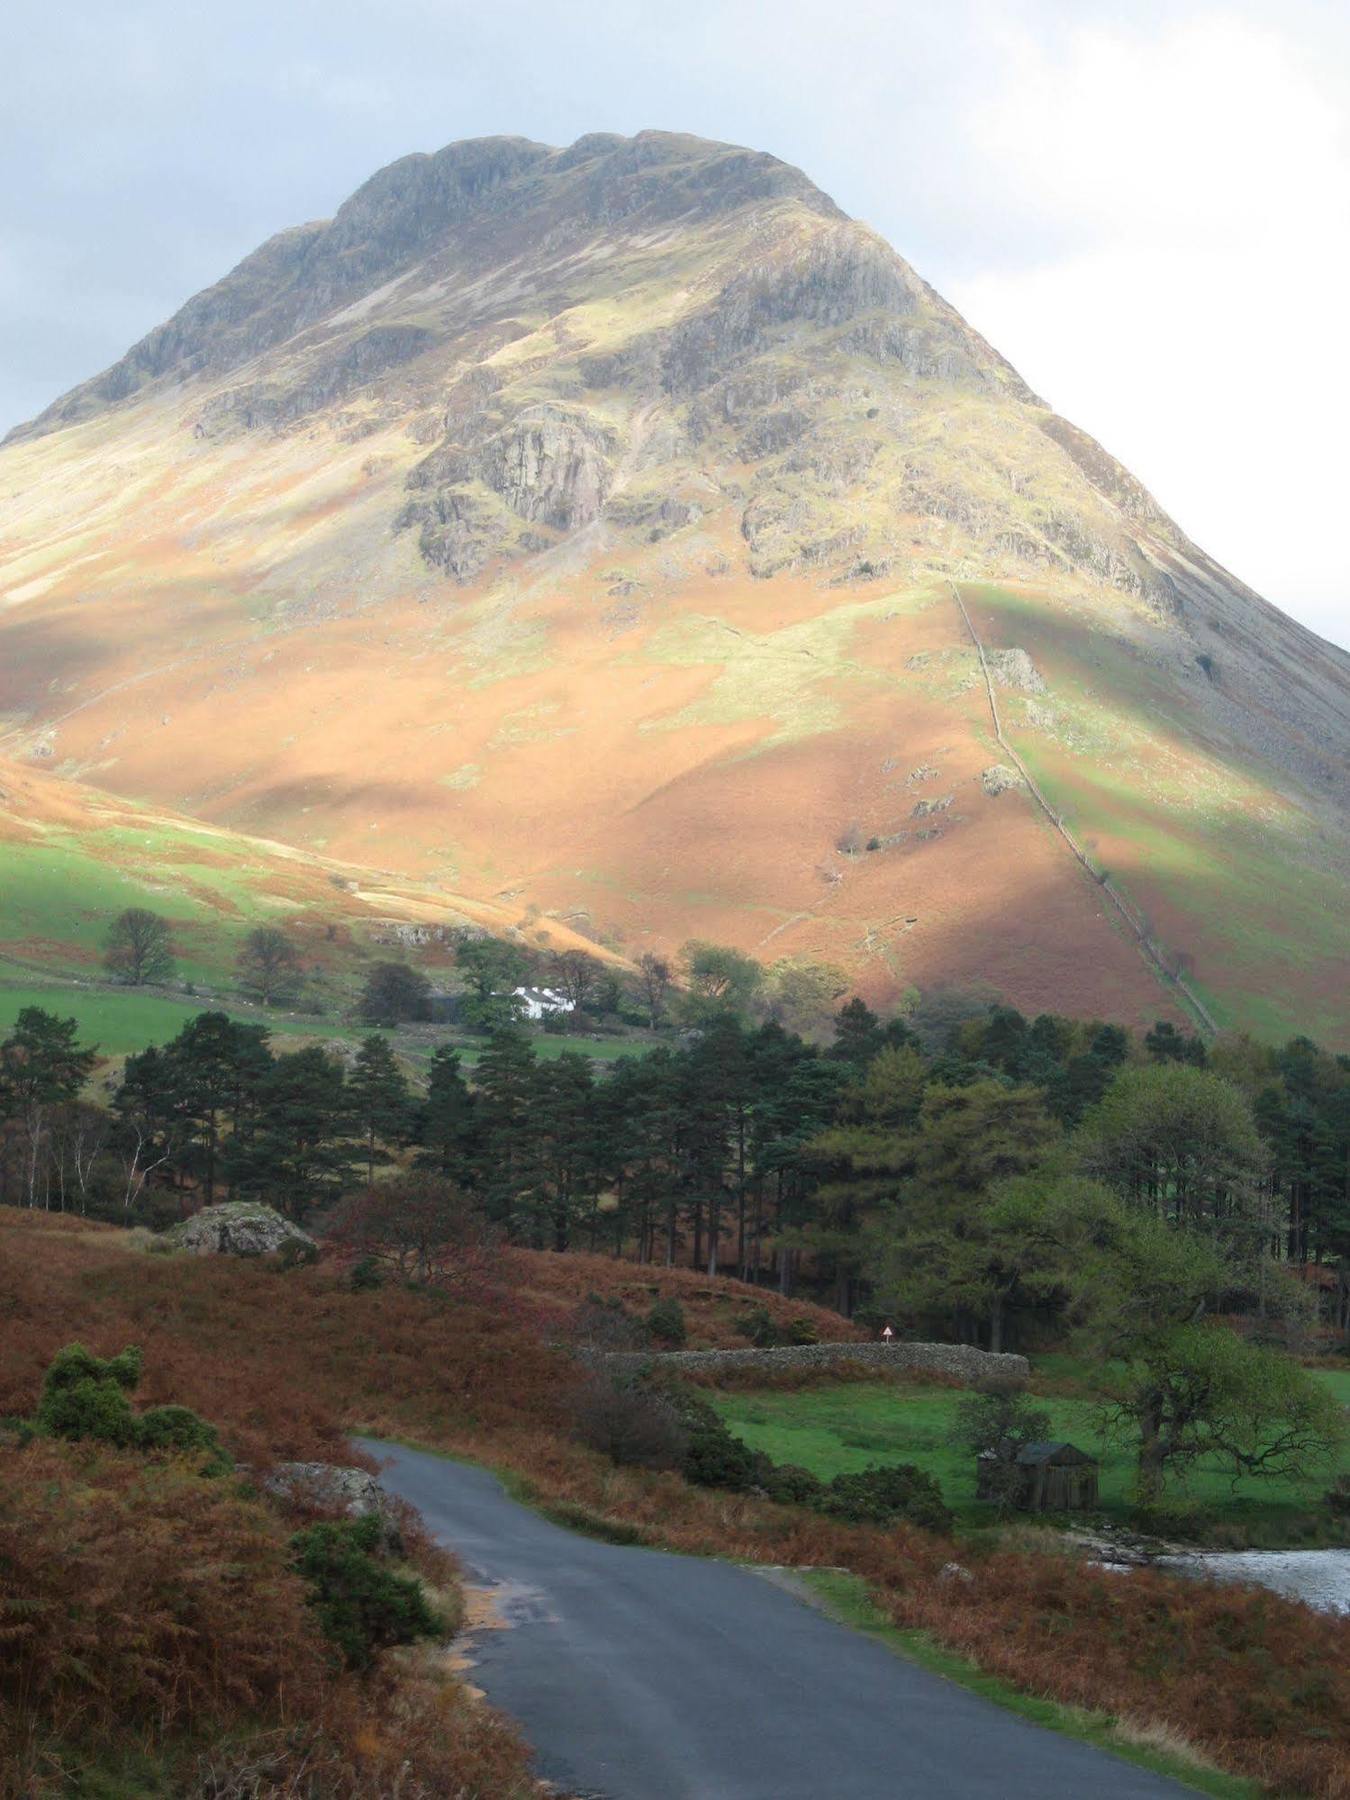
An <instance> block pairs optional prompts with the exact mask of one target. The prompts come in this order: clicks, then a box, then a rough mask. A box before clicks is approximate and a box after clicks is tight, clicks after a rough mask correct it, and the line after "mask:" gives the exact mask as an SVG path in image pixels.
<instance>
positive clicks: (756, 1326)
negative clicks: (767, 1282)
mask: <svg viewBox="0 0 1350 1800" xmlns="http://www.w3.org/2000/svg"><path fill="white" fill-rule="evenodd" d="M740 1331H741V1335H742V1336H743V1337H748V1338H749V1340H750V1342H751V1343H752V1344H753V1345H754V1346H755V1348H756V1350H772V1349H773V1348H774V1347H775V1346H776V1345H778V1344H781V1343H782V1341H783V1339H782V1337H781V1336H780V1334H779V1330H778V1323H777V1321H776V1320H775V1318H774V1316H773V1314H772V1313H771V1312H770V1311H769V1309H768V1307H767V1306H756V1307H752V1309H751V1310H750V1311H749V1312H748V1313H747V1314H746V1315H745V1317H744V1318H743V1319H742V1320H741V1323H740Z"/></svg>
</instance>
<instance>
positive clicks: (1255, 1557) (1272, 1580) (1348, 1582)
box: [1155, 1550, 1350, 1613]
mask: <svg viewBox="0 0 1350 1800" xmlns="http://www.w3.org/2000/svg"><path fill="white" fill-rule="evenodd" d="M1155 1566H1156V1567H1157V1568H1160V1569H1174V1570H1175V1571H1176V1572H1177V1573H1178V1574H1180V1575H1199V1576H1202V1577H1204V1578H1206V1579H1207V1580H1210V1581H1244V1582H1255V1583H1256V1584H1257V1586H1259V1587H1268V1588H1272V1589H1273V1590H1274V1591H1275V1593H1277V1594H1284V1595H1286V1596H1287V1597H1288V1598H1289V1599H1291V1600H1302V1601H1304V1602H1305V1604H1306V1605H1308V1606H1312V1607H1316V1609H1317V1610H1318V1611H1319V1612H1340V1613H1350V1550H1232V1551H1227V1550H1223V1551H1206V1552H1201V1553H1197V1554H1195V1555H1190V1556H1160V1557H1159V1558H1158V1561H1157V1563H1156V1565H1155Z"/></svg>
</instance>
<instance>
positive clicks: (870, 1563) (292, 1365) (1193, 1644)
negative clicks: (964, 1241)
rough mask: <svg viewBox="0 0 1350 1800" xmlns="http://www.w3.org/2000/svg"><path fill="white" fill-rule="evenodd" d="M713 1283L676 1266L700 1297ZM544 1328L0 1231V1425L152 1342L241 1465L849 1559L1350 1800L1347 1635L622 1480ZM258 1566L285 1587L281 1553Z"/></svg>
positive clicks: (968, 1624)
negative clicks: (330, 1460)
mask: <svg viewBox="0 0 1350 1800" xmlns="http://www.w3.org/2000/svg"><path fill="white" fill-rule="evenodd" d="M573 1260H575V1263H576V1265H577V1266H576V1267H575V1268H574V1269H573V1270H570V1271H568V1272H567V1273H566V1274H565V1275H564V1274H563V1273H561V1272H560V1271H562V1270H563V1268H564V1267H565V1265H566V1264H567V1263H569V1262H572V1261H573ZM581 1262H582V1259H579V1258H578V1259H564V1258H551V1257H538V1258H526V1259H525V1260H524V1261H522V1262H520V1263H518V1264H515V1265H514V1266H515V1267H516V1269H517V1270H518V1271H519V1270H526V1271H537V1270H539V1269H540V1268H542V1269H544V1270H547V1271H549V1272H550V1273H551V1274H552V1275H553V1276H554V1277H555V1279H556V1280H557V1281H559V1282H561V1281H564V1280H568V1281H571V1282H572V1283H573V1286H574V1295H575V1293H580V1294H582V1295H584V1293H585V1292H587V1291H591V1290H594V1291H600V1292H602V1293H603V1292H605V1291H606V1290H605V1288H604V1287H603V1286H602V1284H601V1272H602V1271H610V1272H611V1279H612V1281H613V1282H614V1283H615V1284H616V1285H617V1284H620V1283H622V1282H624V1281H633V1280H635V1279H636V1277H637V1276H638V1275H639V1274H640V1275H643V1276H645V1275H646V1274H648V1273H649V1271H645V1270H644V1271H636V1270H633V1269H632V1268H625V1265H622V1264H619V1265H612V1264H608V1263H606V1262H604V1261H603V1259H593V1261H592V1259H587V1262H588V1267H587V1268H586V1269H585V1270H584V1271H583V1270H582V1269H581V1267H580V1264H581ZM651 1273H652V1274H653V1279H656V1273H655V1272H651ZM592 1277H594V1279H593V1278H592ZM535 1279H536V1278H535V1275H534V1274H533V1273H532V1274H531V1281H532V1283H533V1282H534V1281H535ZM699 1280H700V1278H698V1277H696V1276H685V1275H682V1274H679V1273H677V1274H676V1275H674V1276H671V1275H669V1274H667V1273H666V1272H661V1281H662V1283H666V1282H673V1283H674V1284H675V1285H676V1286H678V1287H679V1288H680V1289H681V1298H682V1299H684V1298H685V1295H686V1293H690V1292H692V1291H693V1287H694V1286H695V1285H696V1284H698V1283H699ZM702 1285H703V1286H704V1287H706V1288H708V1289H709V1291H710V1292H711V1293H713V1294H714V1296H715V1294H716V1291H717V1290H716V1289H715V1287H714V1285H713V1284H710V1283H706V1282H704V1283H703V1284H702ZM638 1286H639V1287H640V1288H641V1289H642V1291H643V1292H644V1294H645V1293H646V1291H647V1289H646V1284H645V1283H642V1282H639V1283H638ZM663 1291H664V1289H663ZM534 1297H535V1300H536V1302H542V1300H544V1299H546V1298H549V1297H550V1295H549V1290H548V1289H547V1288H546V1287H544V1288H541V1287H538V1286H535V1288H534ZM551 1297H552V1298H553V1299H555V1300H556V1301H557V1302H558V1303H559V1304H562V1296H561V1295H560V1294H558V1293H557V1292H556V1291H555V1292H554V1293H553V1294H552V1296H551ZM757 1298H761V1299H762V1296H758V1297H757ZM712 1304H713V1302H712V1301H710V1302H709V1305H710V1306H711V1305H712ZM529 1320H530V1308H529V1307H528V1306H526V1307H524V1308H522V1307H520V1306H518V1305H517V1304H516V1303H515V1301H514V1298H512V1299H511V1300H510V1302H509V1303H508V1304H499V1305H497V1306H496V1307H494V1308H493V1309H491V1310H489V1309H486V1308H482V1307H473V1306H466V1305H464V1304H462V1303H458V1302H452V1301H446V1300H444V1299H439V1298H436V1297H434V1296H426V1295H417V1294H414V1293H410V1292H407V1291H404V1290H401V1289H397V1288H385V1289H383V1290H379V1291H376V1292H374V1293H365V1294H353V1293H351V1292H350V1291H348V1289H347V1288H346V1286H345V1285H344V1284H343V1283H342V1282H341V1281H340V1280H339V1279H337V1278H336V1277H335V1276H333V1275H332V1274H330V1273H328V1272H326V1271H325V1270H323V1269H322V1268H320V1269H317V1270H314V1269H309V1270H305V1269H301V1270H296V1271H293V1272H292V1273H290V1274H285V1275H283V1274H280V1273H277V1272H274V1271H272V1270H269V1269H266V1268H262V1267H251V1266H247V1265H240V1264H234V1263H231V1262H228V1261H226V1260H224V1259H203V1260H201V1261H197V1260H188V1259H172V1260H169V1259H160V1258H158V1257H155V1256H149V1255H145V1254H142V1253H139V1252H136V1251H134V1250H132V1249H130V1248H129V1247H128V1246H127V1244H126V1242H125V1240H124V1239H123V1238H122V1237H121V1235H120V1234H118V1233H115V1232H111V1231H107V1232H105V1231H90V1230H87V1229H85V1230H69V1229H59V1228H58V1229H52V1228H50V1227H48V1226H45V1225H44V1223H43V1222H42V1221H41V1220H39V1219H37V1218H35V1217H34V1216H33V1215H20V1214H14V1213H10V1214H7V1215H4V1214H0V1413H3V1412H22V1411H28V1410H30V1409H31V1407H32V1405H33V1403H34V1400H35V1398H36V1393H37V1383H38V1378H39V1375H40V1372H41V1369H42V1367H43V1366H44V1364H45V1361H46V1359H47V1358H48V1357H49V1356H50V1354H51V1351H52V1350H53V1349H55V1348H56V1347H57V1346H58V1345H59V1344H61V1343H63V1342H66V1341H68V1340H69V1339H70V1338H72V1337H76V1336H78V1337H80V1338H82V1339H84V1341H86V1342H87V1343H88V1344H89V1345H90V1347H91V1348H93V1349H95V1350H98V1351H101V1352H107V1351H112V1350H116V1349H120V1348H121V1347H122V1345H123V1344H125V1343H126V1342H128V1341H132V1340H135V1341H139V1342H141V1343H142V1344H143V1345H144V1346H145V1348H146V1352H147V1356H146V1362H147V1377H146V1382H145V1384H144V1386H145V1391H146V1394H147V1397H148V1398H151V1399H153V1400H156V1401H158V1400H163V1399H173V1400H177V1401H181V1402H183V1403H185V1404H188V1405H191V1406H194V1407H196V1408H197V1409H198V1410H199V1411H200V1412H202V1413H203V1414H204V1415H205V1416H207V1417H209V1418H211V1419H212V1420H214V1421H215V1422H216V1423H217V1424H219V1426H220V1427H221V1431H222V1435H223V1436H224V1438H225V1440H226V1442H227V1443H229V1444H230V1445H231V1447H232V1448H234V1449H235V1450H236V1451H237V1452H239V1453H241V1454H242V1455H245V1456H248V1457H252V1458H254V1459H257V1460H262V1459H264V1458H266V1457H267V1456H269V1455H280V1454H288V1455H326V1456H334V1455H337V1454H339V1451H338V1444H339V1440H340V1438H341V1434H342V1432H343V1430H344V1429H347V1428H351V1427H354V1426H362V1427H365V1428H367V1429H369V1430H372V1431H374V1432H376V1433H384V1434H386V1435H389V1436H400V1437H405V1438H410V1439H415V1440H416V1441H418V1442H420V1443H423V1444H425V1445H428V1446H431V1447H435V1448H441V1449H445V1450H449V1451H453V1452H457V1453H459V1454H464V1455H471V1456H476V1457H478V1458H481V1459H482V1460H484V1461H488V1462H491V1463H493V1464H495V1465H497V1466H499V1467H504V1468H509V1469H512V1470H514V1471H516V1472H517V1473H518V1474H519V1475H521V1476H522V1477H524V1478H525V1480H526V1481H527V1482H528V1484H529V1487H530V1489H531V1491H532V1493H533V1494H534V1496H535V1497H536V1499H537V1500H538V1502H539V1503H540V1504H542V1505H544V1506H546V1507H547V1508H549V1509H550V1510H551V1511H552V1512H553V1513H554V1514H555V1515H556V1516H559V1517H560V1518H563V1519H568V1520H571V1521H572V1522H574V1523H577V1524H580V1525H583V1526H585V1527H587V1528H589V1529H593V1530H604V1531H609V1532H611V1533H613V1534H614V1535H616V1536H619V1537H626V1538H628V1539H629V1540H631V1541H635V1542H648V1543H653V1544H656V1543H661V1544H665V1545H669V1546H671V1547H674V1548H677V1549H681V1550H686V1551H690V1552H704V1553H709V1554H717V1555H721V1556H733V1557H740V1558H744V1559H746V1560H749V1561H760V1562H769V1563H777V1564H796V1565H802V1566H809V1565H816V1566H820V1565H825V1566H835V1567H837V1566H843V1567H847V1568H850V1569H853V1570H855V1571H856V1572H857V1573H858V1574H859V1575H861V1576H863V1577H865V1578H866V1579H867V1580H868V1581H869V1582H870V1583H871V1584H872V1586H873V1589H874V1592H875V1594H876V1597H877V1600H878V1603H879V1604H880V1605H881V1606H882V1607H883V1609H884V1610H885V1611H886V1612H887V1613H889V1614H890V1616H891V1617H892V1618H893V1619H895V1620H896V1622H897V1623H899V1624H901V1625H904V1626H912V1627H920V1628H923V1629H925V1630H927V1631H929V1632H931V1633H932V1635H933V1636H934V1637H935V1638H937V1639H938V1640H940V1641H941V1642H942V1643H944V1644H946V1645H949V1646H950V1647H952V1648H953V1649H956V1650H958V1651H960V1652H962V1653H963V1654H965V1655H967V1656H969V1657H970V1658H971V1659H972V1660H973V1661H975V1662H976V1663H978V1664H979V1665H980V1666H981V1667H983V1668H985V1669H987V1670H989V1671H991V1672H993V1673H996V1674H999V1675H1001V1676H1004V1677H1006V1678H1007V1679H1009V1680H1010V1681H1012V1682H1014V1683H1015V1684H1016V1685H1017V1686H1019V1687H1021V1688H1024V1689H1030V1690H1032V1691H1033V1692H1036V1693H1043V1694H1049V1695H1052V1696H1054V1697H1055V1698H1057V1699H1060V1700H1063V1701H1067V1702H1071V1703H1074V1704H1078V1705H1083V1706H1088V1707H1094V1708H1098V1709H1101V1710H1104V1711H1106V1712H1109V1713H1112V1714H1115V1715H1118V1716H1121V1717H1127V1718H1129V1719H1131V1720H1133V1721H1137V1722H1141V1721H1153V1722H1156V1723H1158V1724H1161V1725H1165V1726H1167V1727H1169V1728H1171V1730H1173V1731H1174V1732H1177V1733H1180V1734H1182V1735H1183V1736H1184V1737H1186V1738H1187V1739H1189V1740H1190V1742H1191V1743H1193V1744H1194V1745H1195V1746H1196V1747H1197V1748H1198V1749H1199V1750H1201V1751H1203V1752H1204V1753H1205V1754H1207V1755H1208V1756H1210V1757H1212V1758H1213V1759H1214V1761H1216V1762H1217V1763H1219V1764H1221V1765H1222V1766H1224V1767H1227V1768H1229V1769H1232V1770H1234V1771H1236V1772H1239V1773H1242V1774H1246V1775H1249V1776H1251V1777H1254V1778H1256V1779H1258V1780H1260V1781H1262V1782H1265V1783H1267V1784H1269V1786H1270V1787H1271V1788H1272V1790H1273V1791H1276V1792H1281V1793H1290V1792H1297V1793H1304V1794H1309V1795H1315V1796H1319V1797H1320V1800H1347V1797H1350V1621H1347V1620H1343V1619H1338V1618H1335V1617H1331V1616H1319V1615H1316V1614H1313V1613H1311V1612H1309V1611H1308V1610H1307V1609H1306V1608H1304V1607H1302V1606H1299V1605H1297V1604H1295V1603H1293V1602H1291V1601H1285V1600H1282V1599H1279V1598H1277V1597H1275V1596H1273V1595H1262V1594H1249V1593H1244V1592H1241V1591H1234V1590H1231V1589H1222V1588H1218V1587H1210V1586H1209V1585H1207V1584H1203V1583H1188V1582H1185V1581H1182V1580H1178V1579H1173V1578H1169V1577H1165V1576H1162V1575H1157V1574H1134V1575H1130V1576H1124V1577H1122V1576H1112V1575H1105V1574H1102V1573H1099V1572H1096V1571H1094V1570H1092V1569H1090V1568H1087V1567H1085V1566H1083V1565H1082V1564H1080V1563H1078V1562H1076V1561H1074V1560H1072V1559H1071V1558H1069V1557H1066V1556H1059V1555H1046V1554H1035V1553H1026V1552H1021V1551H1018V1552H1012V1551H1002V1552H998V1553H995V1554H989V1555H979V1554H977V1553H976V1552H974V1551H973V1550H972V1549H971V1548H970V1547H968V1546H967V1547H963V1549H962V1550H961V1552H960V1553H959V1554H960V1555H961V1557H962V1559H963V1560H964V1561H966V1562H967V1563H968V1564H969V1565H970V1566H971V1569H972V1572H973V1575H974V1579H973V1580H971V1581H969V1582H966V1581H959V1580H951V1579H944V1577H943V1575H942V1569H943V1565H944V1564H945V1563H947V1562H949V1561H950V1560H951V1558H952V1556H953V1548H952V1546H951V1545H950V1544H948V1543H944V1542H942V1541H941V1540H938V1539H935V1538H931V1537H927V1536H925V1535H924V1534H922V1533H919V1532H915V1531H912V1530H909V1529H906V1528H896V1529H890V1530H885V1531H883V1530H879V1529H876V1528H869V1527H851V1526H845V1525H841V1524H836V1523H833V1522H831V1521H829V1520H827V1519H825V1518H822V1517H821V1516H819V1515H817V1514H814V1513H811V1512H807V1511H806V1510H804V1509H799V1508H789V1507H781V1506H775V1505H772V1504H770V1503H768V1502H766V1501H762V1500H758V1499H755V1498H753V1497H749V1496H742V1495H734V1494H728V1493H721V1492H714V1491H711V1490H707V1489H700V1488H694V1487H691V1486H689V1485H688V1484H687V1483H686V1482H684V1481H683V1479H682V1478H681V1477H679V1476H678V1475H675V1474H673V1473H669V1472H654V1471H644V1470H636V1469H620V1468H616V1467H614V1466H613V1465H612V1464H610V1463H609V1462H607V1461H606V1460H604V1459H603V1458H601V1457H599V1456H597V1455H595V1454H594V1453H592V1452H590V1451H587V1450H586V1449H584V1448H583V1447H582V1446H581V1445H579V1444H578V1443H576V1442H575V1441H574V1439H573V1438H572V1436H571V1432H570V1423H571V1418H572V1404H573V1395H574V1393H575V1387H576V1377H575V1373H574V1369H573V1366H572V1365H571V1363H570V1362H569V1360H568V1359H567V1358H566V1357H565V1356H564V1355H563V1354H562V1353H561V1352H558V1351H554V1350H551V1349H549V1348H548V1347H547V1346H546V1345H545V1344H544V1343H543V1342H542V1341H541V1339H540V1337H539V1336H538V1335H537V1332H536V1331H535V1330H534V1329H532V1328H531V1325H530V1322H529ZM43 1454H50V1451H46V1452H44V1453H43ZM259 1554H260V1555H263V1557H264V1562H263V1565H262V1566H263V1567H264V1568H265V1569H270V1567H271V1565H270V1564H268V1563H267V1561H266V1556H267V1554H270V1553H268V1552H265V1551H260V1552H259ZM972 1558H973V1560H972ZM268 1579H269V1580H272V1576H271V1575H270V1574H269V1576H268ZM270 1591H271V1592H272V1595H273V1598H272V1600H271V1602H270V1603H271V1604H273V1605H275V1606H277V1607H283V1606H285V1605H287V1604H290V1602H289V1601H288V1600H287V1597H286V1596H287V1589H286V1586H285V1583H284V1582H274V1584H273V1588H272V1590H270ZM0 1668H3V1663H2V1662H0ZM390 1679H392V1677H391V1678H390ZM333 1691H334V1692H336V1689H335V1690H333ZM343 1693H344V1694H345V1693H346V1690H345V1689H344V1690H343ZM331 1704H332V1705H337V1704H338V1702H337V1701H331ZM341 1704H342V1705H343V1706H352V1707H355V1706H357V1700H355V1699H350V1698H343V1699H342V1700H341ZM361 1704H362V1705H367V1704H373V1702H371V1701H370V1700H369V1697H367V1699H366V1700H363V1701H362V1702H361ZM415 1704H418V1703H415V1701H414V1700H413V1699H411V1698H409V1692H408V1690H407V1689H406V1688H404V1687H400V1688H399V1689H398V1695H397V1697H396V1698H390V1697H387V1707H386V1713H385V1714H384V1715H381V1716H380V1718H379V1720H378V1723H371V1722H369V1720H368V1721H367V1724H366V1725H365V1726H364V1727H363V1728H362V1729H363V1730H364V1732H365V1734H366V1737H367V1738H369V1739H370V1740H371V1742H373V1743H387V1741H388V1739H389V1738H390V1736H391V1734H393V1733H394V1731H395V1726H394V1725H393V1724H392V1723H391V1718H392V1715H393V1713H394V1712H397V1711H398V1709H399V1708H405V1709H406V1708H408V1707H414V1706H415ZM444 1705H447V1706H450V1707H452V1708H453V1707H456V1706H458V1705H460V1701H459V1700H458V1699H456V1698H454V1697H452V1698H451V1699H450V1700H447V1701H445V1702H444ZM362 1716H363V1717H364V1716H366V1715H362ZM419 1716H420V1715H419ZM466 1716H467V1715H466ZM461 1725H462V1721H461ZM352 1729H353V1730H355V1728H354V1727H353V1728H352ZM417 1729H418V1730H421V1729H422V1727H421V1726H418V1727H417ZM459 1729H460V1726H459V1725H453V1724H451V1725H446V1726H445V1727H444V1731H447V1732H450V1733H451V1734H452V1735H453V1733H454V1732H455V1731H457V1730H459ZM356 1735H357V1737H360V1736H361V1733H360V1732H357V1733H356ZM339 1736H340V1734H339ZM343 1741H348V1740H343ZM353 1741H354V1740H353ZM362 1741H363V1742H364V1741H365V1739H362ZM455 1741H456V1742H459V1741H460V1739H456V1740H455ZM344 1754H345V1752H344ZM371 1754H372V1755H373V1754H375V1752H374V1751H372V1752H371ZM447 1754H448V1752H447ZM507 1766H509V1765H507V1764H503V1767H507ZM264 1791H266V1790H264ZM333 1791H335V1792H344V1791H351V1792H359V1791H361V1790H359V1789H356V1788H352V1789H350V1790H344V1789H342V1788H340V1787H335V1788H334V1790H333ZM370 1791H378V1789H372V1790H370ZM438 1791H439V1790H438ZM445 1791H447V1792H451V1793H454V1792H478V1793H482V1794H484V1795H488V1794H493V1793H498V1792H506V1791H509V1790H508V1789H507V1788H505V1787H499V1788H493V1787H492V1786H490V1785H486V1786H482V1787H480V1788H478V1789H465V1788H459V1789H456V1788H454V1787H452V1786H447V1788H446V1789H445Z"/></svg>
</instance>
